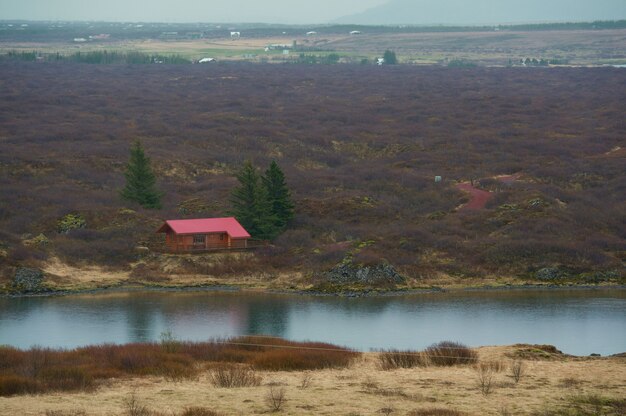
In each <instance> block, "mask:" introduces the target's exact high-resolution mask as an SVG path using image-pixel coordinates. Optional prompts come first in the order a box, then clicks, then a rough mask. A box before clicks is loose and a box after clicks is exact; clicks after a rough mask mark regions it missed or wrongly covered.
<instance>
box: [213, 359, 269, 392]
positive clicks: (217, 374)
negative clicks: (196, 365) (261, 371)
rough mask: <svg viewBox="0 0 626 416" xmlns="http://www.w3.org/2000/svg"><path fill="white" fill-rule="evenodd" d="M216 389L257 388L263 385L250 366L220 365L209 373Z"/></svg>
mask: <svg viewBox="0 0 626 416" xmlns="http://www.w3.org/2000/svg"><path fill="white" fill-rule="evenodd" d="M209 379H210V380H211V383H213V385H214V386H215V387H225V388H232V387H256V386H260V385H261V380H262V379H261V377H260V376H258V375H257V374H256V371H255V370H254V369H253V368H252V367H250V366H249V365H237V364H229V365H218V366H217V367H215V368H214V369H213V370H211V372H210V373H209Z"/></svg>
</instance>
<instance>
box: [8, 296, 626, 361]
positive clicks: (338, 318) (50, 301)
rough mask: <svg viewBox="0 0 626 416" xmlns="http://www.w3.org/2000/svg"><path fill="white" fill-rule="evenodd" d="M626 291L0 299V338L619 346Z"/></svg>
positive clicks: (573, 348) (623, 343) (625, 323)
mask: <svg viewBox="0 0 626 416" xmlns="http://www.w3.org/2000/svg"><path fill="white" fill-rule="evenodd" d="M625 316H626V291H624V290H612V291H608V290H598V291H582V290H575V291H512V292H475V293H473V292H462V293H460V292H459V293H436V294H423V295H413V296H404V297H382V298H358V299H350V298H332V297H321V298H320V297H306V296H290V295H269V294H242V293H224V292H220V293H216V292H134V293H132V292H131V293H110V294H102V295H84V296H67V297H44V298H19V299H0V344H10V345H15V346H18V347H28V346H31V345H35V344H37V345H44V346H53V347H73V346H77V345H85V344H93V343H104V342H115V343H125V342H144V341H154V340H158V339H159V335H160V333H161V332H162V331H164V330H167V329H170V330H172V332H173V334H174V335H175V336H176V337H178V338H181V339H190V340H205V339H208V338H213V337H229V336H235V335H246V334H254V335H259V334H265V335H273V336H280V337H285V338H289V339H295V340H307V339H308V340H318V341H327V342H332V343H336V344H341V345H346V346H350V347H353V348H358V349H362V350H368V349H372V348H391V347H393V348H424V347H426V346H428V345H429V344H431V343H433V342H438V341H441V340H445V339H449V340H455V341H461V342H464V343H467V344H469V345H473V346H477V345H491V344H512V343H517V342H520V343H521V342H528V343H548V344H554V345H556V346H557V347H559V348H560V349H562V350H564V351H566V352H569V353H572V354H589V353H592V352H596V353H601V354H612V353H617V352H622V351H626V318H625Z"/></svg>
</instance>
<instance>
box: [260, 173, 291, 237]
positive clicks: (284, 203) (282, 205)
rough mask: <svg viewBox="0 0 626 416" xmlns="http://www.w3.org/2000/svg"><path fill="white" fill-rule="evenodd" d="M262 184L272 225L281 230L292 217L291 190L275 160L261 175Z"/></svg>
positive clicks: (277, 230) (278, 230)
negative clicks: (269, 207) (270, 211)
mask: <svg viewBox="0 0 626 416" xmlns="http://www.w3.org/2000/svg"><path fill="white" fill-rule="evenodd" d="M262 181H263V186H264V187H265V189H266V190H267V196H268V199H269V203H270V206H271V210H272V214H273V215H274V217H275V222H274V226H275V228H276V232H277V233H279V232H281V231H283V230H284V229H285V228H286V227H287V224H289V222H290V221H291V220H292V219H293V216H294V204H293V201H292V200H291V192H289V188H287V184H286V183H285V174H284V173H283V171H282V170H281V169H280V167H279V166H278V164H277V163H276V162H275V161H272V163H271V164H270V167H269V168H268V169H267V170H266V171H265V176H263V177H262Z"/></svg>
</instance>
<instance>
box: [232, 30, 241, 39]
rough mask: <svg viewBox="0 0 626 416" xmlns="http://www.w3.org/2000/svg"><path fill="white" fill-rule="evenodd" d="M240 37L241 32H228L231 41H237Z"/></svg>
mask: <svg viewBox="0 0 626 416" xmlns="http://www.w3.org/2000/svg"><path fill="white" fill-rule="evenodd" d="M240 37H241V32H230V38H231V39H239V38H240Z"/></svg>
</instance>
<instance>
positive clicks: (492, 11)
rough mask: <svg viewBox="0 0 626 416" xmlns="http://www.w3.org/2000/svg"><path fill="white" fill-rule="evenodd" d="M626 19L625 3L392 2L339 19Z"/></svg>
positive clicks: (466, 22) (381, 21) (498, 21)
mask: <svg viewBox="0 0 626 416" xmlns="http://www.w3.org/2000/svg"><path fill="white" fill-rule="evenodd" d="M624 18H626V3H624V2H623V1H622V0H597V1H593V2H590V1H587V0H551V1H540V0H527V1H523V2H520V1H514V0H480V1H471V2H470V1H466V0H444V1H442V0H417V1H416V0H390V1H389V2H388V3H385V4H383V5H381V6H377V7H374V8H371V9H369V10H366V11H365V12H362V13H359V14H355V15H351V16H345V17H342V18H340V19H337V22H338V23H352V24H365V25H389V24H411V25H432V24H447V25H485V24H492V25H496V24H510V23H545V22H580V21H593V20H618V19H624Z"/></svg>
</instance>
